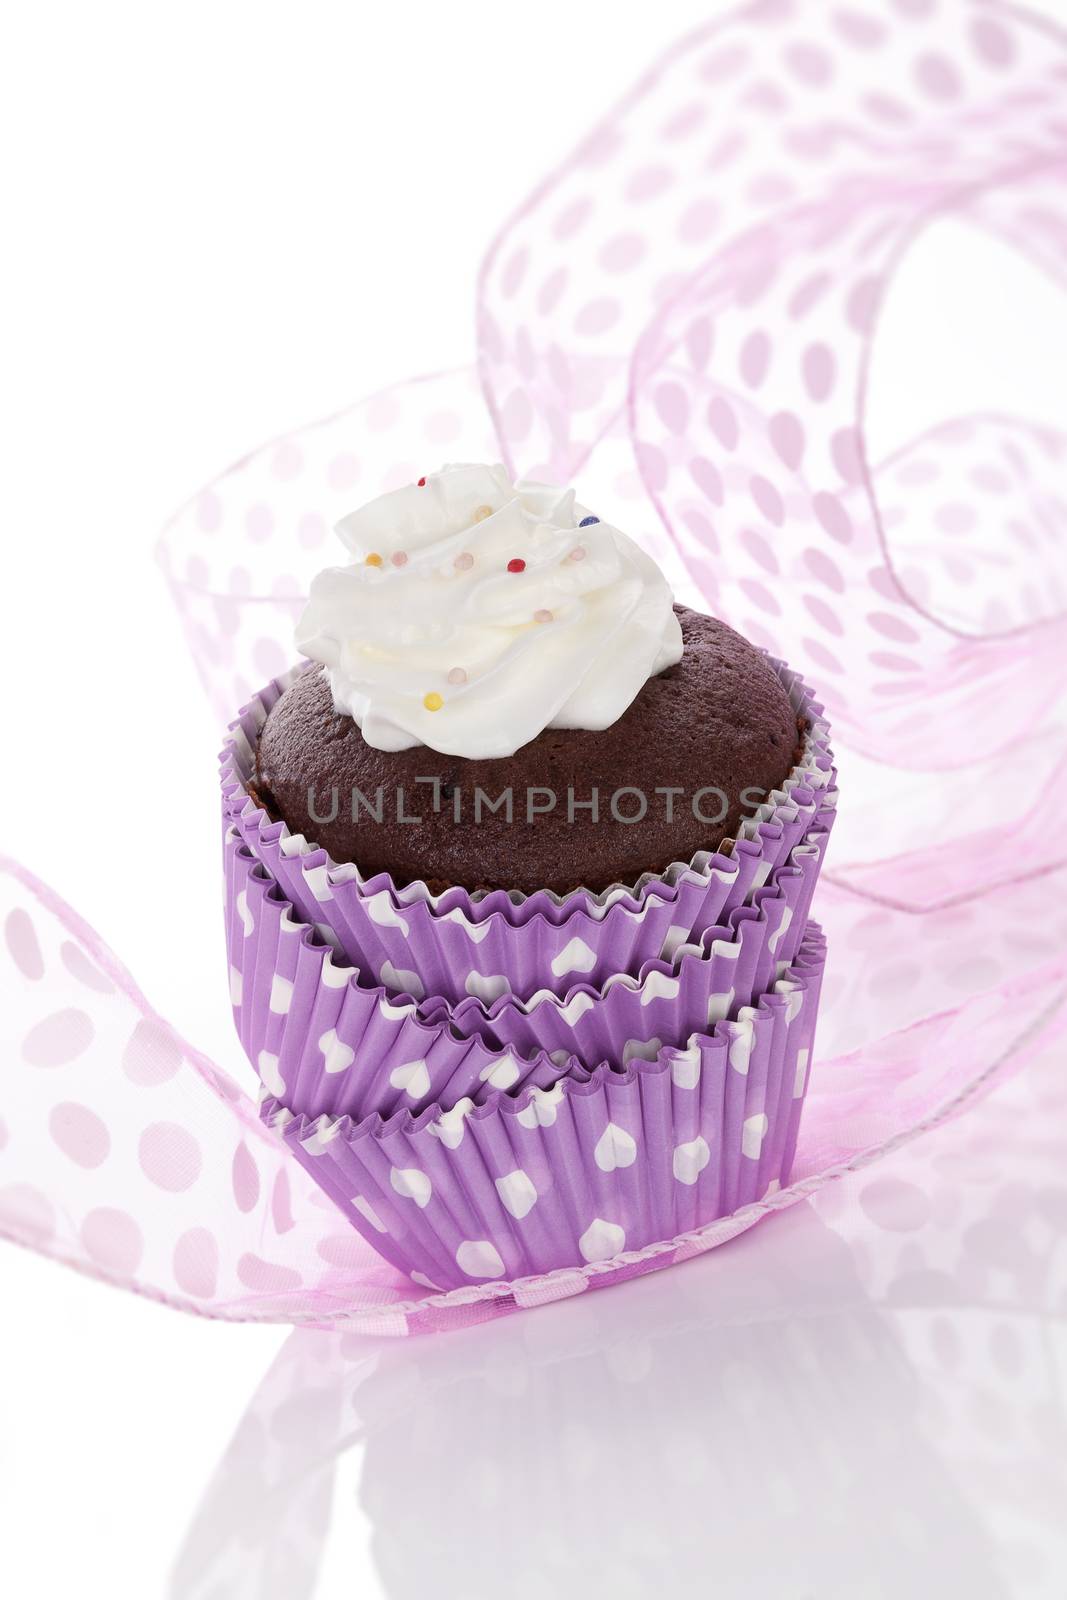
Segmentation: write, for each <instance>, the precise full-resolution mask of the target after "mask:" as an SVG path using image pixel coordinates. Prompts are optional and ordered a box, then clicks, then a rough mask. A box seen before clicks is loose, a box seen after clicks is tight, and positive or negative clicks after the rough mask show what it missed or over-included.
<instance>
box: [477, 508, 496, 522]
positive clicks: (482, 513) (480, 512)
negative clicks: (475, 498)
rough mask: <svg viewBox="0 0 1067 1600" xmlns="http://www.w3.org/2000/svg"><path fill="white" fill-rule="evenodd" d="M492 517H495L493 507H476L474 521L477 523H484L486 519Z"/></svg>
mask: <svg viewBox="0 0 1067 1600" xmlns="http://www.w3.org/2000/svg"><path fill="white" fill-rule="evenodd" d="M492 515H493V508H492V506H476V507H475V510H474V520H475V522H484V521H485V519H486V517H491V516H492Z"/></svg>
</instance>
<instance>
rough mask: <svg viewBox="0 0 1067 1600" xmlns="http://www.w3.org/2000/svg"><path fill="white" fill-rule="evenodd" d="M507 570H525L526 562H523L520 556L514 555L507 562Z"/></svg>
mask: <svg viewBox="0 0 1067 1600" xmlns="http://www.w3.org/2000/svg"><path fill="white" fill-rule="evenodd" d="M508 571H509V572H525V571H526V563H525V561H523V559H522V557H521V556H515V557H514V559H513V560H511V561H509V562H508Z"/></svg>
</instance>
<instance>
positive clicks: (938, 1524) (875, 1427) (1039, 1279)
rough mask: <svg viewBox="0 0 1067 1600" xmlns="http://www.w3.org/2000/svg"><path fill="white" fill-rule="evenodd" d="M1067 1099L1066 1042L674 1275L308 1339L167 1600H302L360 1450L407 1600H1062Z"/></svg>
mask: <svg viewBox="0 0 1067 1600" xmlns="http://www.w3.org/2000/svg"><path fill="white" fill-rule="evenodd" d="M1065 1111H1067V1089H1065V1086H1064V1081H1063V1072H1062V1063H1061V1061H1060V1060H1059V1058H1058V1056H1049V1057H1048V1058H1046V1060H1045V1061H1044V1062H1043V1063H1041V1064H1040V1065H1039V1066H1037V1067H1035V1068H1034V1069H1032V1070H1031V1071H1028V1072H1026V1073H1024V1074H1022V1075H1021V1076H1020V1077H1019V1078H1018V1079H1016V1080H1015V1081H1014V1082H1012V1083H1010V1084H1007V1085H1005V1086H1003V1087H1002V1088H1001V1089H1000V1090H999V1091H998V1092H997V1094H996V1095H993V1096H991V1097H990V1098H989V1099H988V1100H986V1101H985V1102H984V1103H983V1104H981V1105H980V1106H978V1107H977V1108H976V1109H975V1110H973V1111H972V1112H971V1113H970V1115H969V1116H968V1117H966V1118H965V1119H963V1120H961V1121H960V1122H958V1123H956V1124H953V1125H952V1126H951V1127H949V1128H947V1129H944V1130H942V1131H941V1132H940V1133H939V1134H938V1135H937V1136H936V1137H932V1138H928V1139H927V1140H925V1141H920V1142H919V1143H918V1144H916V1145H914V1146H912V1147H909V1149H908V1150H907V1151H906V1152H904V1153H902V1155H901V1156H899V1157H897V1158H895V1160H894V1161H893V1162H891V1163H887V1164H885V1165H883V1166H880V1167H879V1168H877V1169H876V1171H875V1172H874V1173H872V1175H871V1176H870V1177H864V1176H862V1175H860V1176H858V1177H856V1178H854V1179H853V1180H851V1181H850V1185H849V1186H845V1185H840V1186H837V1187H836V1188H834V1189H833V1190H830V1191H826V1192H825V1193H824V1194H823V1195H822V1196H821V1197H820V1199H819V1201H818V1202H817V1204H816V1205H807V1206H800V1207H797V1208H795V1209H794V1210H792V1211H790V1212H787V1213H785V1214H783V1215H782V1216H781V1217H779V1218H777V1219H775V1220H774V1221H773V1222H772V1223H770V1224H766V1225H764V1226H762V1227H760V1228H758V1229H755V1230H753V1231H752V1232H751V1233H749V1234H746V1235H744V1236H742V1237H741V1238H739V1239H737V1240H735V1241H734V1242H733V1243H732V1244H729V1245H726V1246H724V1247H722V1248H721V1249H719V1250H717V1251H715V1252H714V1254H713V1255H711V1256H709V1257H705V1258H703V1259H700V1260H697V1261H694V1262H692V1263H690V1264H688V1265H687V1266H685V1267H684V1268H680V1269H679V1270H677V1271H675V1272H671V1273H667V1274H663V1275H655V1276H653V1277H650V1278H647V1279H642V1280H638V1281H635V1282H633V1283H631V1284H629V1285H627V1286H625V1287H623V1288H620V1289H618V1290H615V1291H613V1292H612V1293H610V1294H605V1295H596V1296H592V1295H591V1296H586V1297H584V1298H582V1299H581V1300H577V1301H569V1302H566V1303H564V1304H560V1305H554V1306H548V1307H545V1308H544V1309H542V1310H540V1311H537V1312H534V1313H531V1314H529V1315H525V1316H522V1317H513V1318H507V1319H505V1320H503V1321H501V1322H498V1323H496V1324H492V1325H486V1326H482V1327H477V1328H472V1329H469V1330H467V1331H466V1332H461V1333H454V1334H449V1335H445V1336H441V1337H436V1338H426V1339H413V1340H410V1341H405V1342H393V1343H380V1344H373V1343H371V1342H369V1341H366V1340H360V1339H357V1338H355V1337H352V1336H345V1335H342V1334H339V1333H325V1332H323V1333H317V1332H314V1331H302V1332H297V1333H294V1334H293V1335H292V1336H291V1338H290V1339H289V1340H288V1342H287V1343H286V1345H285V1346H284V1348H283V1350H282V1352H281V1355H280V1356H279V1358H278V1360H277V1361H276V1362H275V1364H274V1366H273V1368H272V1369H271V1371H270V1372H269V1373H268V1375H267V1377H266V1379H265V1380H264V1382H263V1384H262V1385H261V1387H260V1389H259V1391H258V1393H257V1394H256V1395H255V1397H254V1398H253V1400H252V1402H251V1404H250V1406H249V1408H248V1410H247V1413H246V1415H245V1417H244V1420H243V1422H242V1424H241V1426H240V1428H239V1430H238V1433H237V1435H236V1437H235V1438H234V1440H233V1443H232V1445H231V1447H230V1449H229V1451H228V1452H227V1454H226V1456H225V1458H224V1460H223V1462H222V1464H221V1466H220V1468H219V1470H218V1472H217V1474H216V1477H215V1479H214V1481H213V1483H212V1484H211V1485H210V1486H209V1489H208V1492H207V1495H206V1498H205V1500H204V1502H203V1504H202V1506H201V1509H200V1512H199V1514H198V1516H197V1518H196V1520H195V1522H194V1525H193V1527H192V1529H191V1530H190V1532H189V1534H188V1537H187V1539H186V1542H185V1545H184V1548H183V1550H182V1552H181V1555H180V1557H179V1561H178V1564H177V1567H176V1571H175V1578H174V1584H173V1591H172V1592H173V1595H174V1596H175V1600H208V1597H215V1596H221V1595H225V1596H227V1597H232V1600H245V1597H252V1596H268V1597H275V1596H276V1597H277V1600H282V1597H284V1600H301V1597H305V1596H306V1597H310V1596H312V1595H314V1594H315V1593H316V1584H317V1579H318V1574H319V1570H320V1564H321V1561H322V1558H323V1551H324V1549H325V1548H326V1545H327V1541H328V1540H331V1539H334V1538H336V1537H337V1536H338V1529H339V1527H340V1526H341V1525H342V1523H343V1522H344V1520H345V1519H346V1518H349V1519H350V1518H352V1517H354V1516H355V1515H356V1514H357V1508H356V1506H354V1505H353V1503H352V1499H351V1496H350V1495H349V1494H348V1493H347V1492H337V1489H338V1486H340V1487H341V1488H342V1489H343V1478H342V1476H341V1475H340V1474H338V1473H337V1468H338V1464H339V1463H340V1462H341V1461H342V1458H344V1457H346V1455H347V1453H348V1452H349V1451H354V1452H357V1454H356V1455H355V1456H354V1457H353V1464H354V1465H355V1467H356V1468H357V1470H358V1484H359V1488H358V1497H359V1507H360V1509H362V1511H363V1513H364V1514H365V1515H366V1517H367V1518H368V1519H369V1522H370V1526H371V1530H372V1548H373V1554H374V1561H375V1567H376V1570H377V1572H378V1575H379V1580H380V1584H381V1590H380V1592H381V1593H382V1594H383V1595H386V1596H388V1597H390V1600H415V1597H422V1596H426V1595H430V1594H435V1595H440V1596H444V1597H447V1600H452V1597H455V1600H461V1597H462V1600H479V1597H481V1596H483V1595H484V1596H493V1597H499V1596H500V1595H502V1594H503V1595H507V1596H509V1597H511V1596H515V1597H517V1600H541V1597H542V1596H545V1597H548V1596H552V1597H554V1600H569V1597H571V1596H574V1597H578V1596H582V1597H587V1600H588V1597H595V1596H600V1595H604V1596H608V1595H610V1596H612V1597H614V1600H627V1597H635V1600H636V1597H642V1600H643V1597H645V1596H656V1597H659V1596H661V1595H662V1596H664V1597H666V1596H670V1595H675V1594H689V1593H694V1594H695V1593H705V1592H708V1591H709V1590H712V1591H713V1592H714V1593H715V1594H716V1595H739V1596H740V1595H742V1594H744V1595H746V1596H751V1595H753V1594H755V1595H758V1596H760V1597H761V1600H762V1597H763V1596H765V1595H766V1596H768V1597H771V1596H773V1597H775V1600H777V1597H778V1596H787V1597H797V1600H806V1597H811V1600H815V1597H818V1600H831V1597H836V1596H842V1597H845V1596H847V1597H848V1600H867V1597H881V1596H890V1595H892V1596H896V1595H900V1594H909V1593H910V1594H916V1595H926V1594H936V1593H941V1592H947V1593H954V1592H965V1593H967V1594H968V1596H970V1597H971V1600H999V1597H1008V1596H1015V1595H1020V1596H1021V1595H1025V1596H1027V1597H1028V1600H1029V1597H1032V1596H1045V1595H1048V1596H1049V1597H1051V1596H1059V1595H1062V1593H1063V1589H1064V1574H1065V1572H1067V1538H1065V1535H1064V1532H1063V1529H1062V1522H1063V1518H1062V1507H1063V1504H1064V1490H1065V1486H1067V1468H1065V1461H1067V1450H1065V1445H1067V1411H1065V1399H1064V1386H1063V1382H1062V1379H1063V1375H1064V1368H1065V1366H1067V1328H1065V1316H1067V1260H1065V1252H1064V1248H1063V1239H1064V1235H1065V1231H1067V1186H1065V1185H1064V1182H1063V1177H1062V1171H1063V1153H1064V1144H1065V1138H1064V1129H1065V1121H1067V1119H1065ZM335 1474H336V1476H337V1482H336V1484H335Z"/></svg>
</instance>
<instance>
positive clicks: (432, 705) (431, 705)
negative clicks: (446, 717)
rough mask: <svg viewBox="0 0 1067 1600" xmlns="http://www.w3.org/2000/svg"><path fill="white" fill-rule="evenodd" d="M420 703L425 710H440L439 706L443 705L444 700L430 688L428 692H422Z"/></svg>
mask: <svg viewBox="0 0 1067 1600" xmlns="http://www.w3.org/2000/svg"><path fill="white" fill-rule="evenodd" d="M422 703H423V705H424V706H425V707H426V709H427V711H440V709H441V707H442V706H443V705H444V701H443V700H442V698H441V696H440V695H439V694H438V693H437V690H436V689H431V691H430V693H429V694H424V695H423V697H422Z"/></svg>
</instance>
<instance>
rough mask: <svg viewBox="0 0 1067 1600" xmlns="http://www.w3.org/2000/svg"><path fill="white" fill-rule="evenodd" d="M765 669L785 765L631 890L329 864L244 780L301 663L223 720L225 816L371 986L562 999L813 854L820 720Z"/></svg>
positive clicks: (801, 693) (825, 799)
mask: <svg viewBox="0 0 1067 1600" xmlns="http://www.w3.org/2000/svg"><path fill="white" fill-rule="evenodd" d="M774 666H775V668H776V670H777V671H778V673H779V676H780V677H781V680H782V683H783V685H784V686H785V688H786V690H787V692H788V693H789V695H790V698H791V701H792V703H793V705H794V707H795V709H796V711H797V714H798V716H799V717H801V718H802V719H803V721H804V723H805V724H806V730H807V731H806V733H805V737H804V741H803V747H802V754H801V759H800V761H799V762H798V764H797V766H796V767H794V768H793V770H792V772H791V773H790V774H789V777H788V778H787V779H786V781H785V783H784V784H783V785H782V788H781V789H780V790H776V791H775V792H774V793H772V794H771V795H770V796H769V797H768V799H767V800H766V802H765V803H764V804H763V805H762V806H761V807H760V808H759V809H758V811H757V812H756V813H755V814H754V815H753V816H752V817H751V818H750V819H748V820H746V822H745V823H744V824H743V825H742V828H741V829H740V832H739V835H738V837H737V838H736V839H734V840H732V841H730V842H729V843H727V844H724V845H723V846H722V847H721V848H720V849H719V850H718V851H717V852H716V853H715V854H709V853H707V852H701V853H699V854H698V855H696V856H694V857H693V858H692V859H691V860H690V861H688V862H680V861H679V862H674V863H673V864H672V865H671V866H670V867H668V868H667V869H666V871H665V872H663V873H660V874H652V873H650V874H646V875H645V876H644V877H642V878H641V880H640V881H639V882H638V883H637V884H635V885H632V886H629V887H627V886H623V885H616V886H615V887H614V888H611V889H607V890H604V891H603V892H602V893H600V894H592V893H591V892H590V891H589V890H585V889H580V890H576V891H574V892H573V893H572V894H569V895H566V896H562V897H561V896H558V895H555V894H552V893H551V892H550V891H548V890H542V891H540V892H539V893H537V894H533V895H525V896H524V895H518V894H516V895H509V894H507V893H505V892H503V891H500V890H497V891H494V892H492V893H487V894H478V893H468V891H467V890H465V889H462V888H452V889H449V890H447V891H446V892H445V893H443V894H441V895H433V894H432V893H431V892H430V890H429V888H428V887H427V885H426V884H425V883H412V884H407V885H405V886H404V887H402V888H400V887H398V886H397V885H396V884H394V882H393V881H392V879H391V878H390V877H389V876H388V874H383V873H378V874H376V875H375V876H373V877H371V878H368V879H364V878H363V877H362V876H361V874H360V872H359V869H358V867H356V866H354V865H352V864H351V863H336V862H334V861H332V860H331V858H330V857H329V855H328V854H327V853H326V851H325V850H322V849H318V848H316V847H315V845H314V844H313V843H311V842H310V841H308V840H307V839H306V838H304V836H303V835H301V834H293V833H291V832H290V831H289V829H288V827H287V826H286V824H285V823H283V822H274V821H272V820H271V818H270V817H269V816H268V815H267V813H266V812H265V811H264V810H263V809H262V807H260V806H259V805H258V804H257V803H256V802H255V801H254V800H253V799H252V797H251V796H250V795H249V794H248V791H247V786H248V784H249V782H250V780H251V778H252V776H253V772H254V767H255V750H256V745H257V742H258V738H259V732H260V729H261V728H262V726H263V723H264V722H265V720H266V718H267V715H268V714H269V712H270V710H271V708H272V706H273V705H274V704H275V703H276V701H277V700H278V698H279V697H280V696H281V695H282V694H283V693H284V691H285V689H286V688H287V687H288V686H289V684H290V683H291V682H292V681H293V678H294V677H295V676H296V674H297V673H298V672H299V671H301V670H303V669H302V668H294V669H293V670H292V671H291V672H288V673H285V674H283V675H282V676H281V677H279V678H276V679H275V680H274V681H273V682H271V683H270V684H268V685H267V687H266V688H265V689H263V690H262V691H261V692H260V693H259V694H258V695H256V696H255V697H254V698H253V699H252V700H251V701H250V702H249V704H248V705H247V706H246V707H245V708H244V709H243V710H242V712H241V713H240V715H239V717H238V718H237V720H236V721H235V722H234V723H233V724H232V725H231V729H230V734H229V737H228V739H227V742H226V746H225V748H224V750H223V752H222V756H221V769H222V773H221V778H222V803H223V814H224V817H225V820H226V822H227V824H232V825H233V826H234V827H236V829H237V830H238V832H239V834H240V836H241V838H242V839H243V840H244V842H245V844H246V845H247V846H248V847H249V849H250V850H251V851H252V853H253V854H254V855H255V857H256V858H257V860H259V861H260V862H261V863H262V865H263V866H264V867H265V869H266V870H267V872H268V873H269V874H270V876H271V877H272V878H273V879H274V881H275V882H276V883H277V884H278V885H279V887H280V888H281V890H282V893H283V894H284V896H285V897H286V899H288V900H289V901H290V902H291V903H292V905H293V906H294V908H295V910H296V912H297V913H298V915H299V916H300V917H301V918H302V919H303V920H304V921H305V922H307V923H309V924H312V925H314V926H316V927H318V929H319V931H320V932H321V934H322V936H323V938H324V939H326V940H327V941H328V942H330V943H331V944H333V945H334V947H335V948H336V949H337V950H338V951H340V952H342V953H343V954H344V955H345V956H346V957H347V959H348V960H349V961H351V962H352V963H354V964H355V965H358V966H359V967H361V968H363V969H366V970H370V971H373V972H375V973H376V974H377V975H378V977H379V980H380V981H381V982H382V983H384V984H386V985H388V984H389V983H390V981H391V974H393V973H395V972H414V973H416V974H417V977H418V981H419V985H420V986H421V987H420V993H424V994H434V995H439V996H441V997H442V998H443V999H445V1000H447V1001H448V1002H449V1003H450V1004H453V1005H458V1004H461V1003H462V1002H463V1001H464V1000H466V999H467V998H468V997H470V996H474V997H476V998H482V999H485V998H486V997H492V998H495V997H496V996H498V995H500V994H505V993H510V994H513V995H517V996H520V997H527V996H530V995H533V994H535V993H537V992H538V991H539V990H543V989H550V990H551V991H552V992H553V993H555V994H557V995H560V996H563V995H565V994H567V992H568V991H569V990H570V989H571V988H572V987H573V985H574V984H575V983H577V982H585V983H589V984H592V985H593V986H600V985H602V984H603V983H604V982H605V981H606V980H607V979H608V978H609V977H611V975H612V974H614V973H633V972H636V971H637V970H638V969H639V968H640V967H641V966H642V965H643V964H644V963H645V962H647V961H650V960H656V959H659V958H663V957H669V956H670V954H671V953H672V951H673V950H675V949H676V948H677V947H678V946H679V945H680V944H682V943H683V942H685V941H686V940H692V939H697V938H699V937H700V936H701V935H702V934H703V933H704V932H705V931H706V930H707V929H709V928H711V927H714V926H716V925H718V924H722V923H723V922H724V921H725V919H726V918H727V917H728V916H729V914H730V913H731V912H732V911H733V910H735V909H736V908H737V907H739V906H743V905H746V904H751V902H752V899H753V896H754V895H755V894H756V893H757V892H758V891H759V890H760V889H761V888H762V887H764V886H765V885H766V884H768V883H769V882H773V880H774V878H775V876H776V874H777V873H779V872H780V871H782V870H784V869H786V868H789V867H791V866H792V865H793V864H794V860H795V856H796V852H797V851H798V849H801V850H813V851H815V852H816V853H817V855H818V858H819V860H820V862H821V860H822V858H823V856H824V854H825V850H826V845H827V842H828V839H829V835H830V831H831V828H832V826H833V822H834V818H835V815H836V806H837V783H836V772H835V769H834V765H833V756H832V752H831V749H830V733H829V726H828V724H827V722H826V721H825V719H824V718H823V716H822V707H821V705H820V704H819V703H818V701H817V700H815V698H814V696H813V695H812V693H811V691H810V690H809V689H808V687H807V685H806V684H805V683H804V681H803V680H802V679H801V678H800V677H799V675H798V674H797V673H795V672H792V671H791V670H790V669H789V668H787V667H786V666H785V665H784V664H783V663H781V662H777V661H776V662H774ZM810 889H812V890H813V889H814V878H812V881H811V883H810ZM806 916H807V908H806V907H804V908H803V914H802V915H800V916H798V918H797V919H796V922H795V925H794V927H793V929H792V930H791V931H790V932H789V933H788V934H787V936H786V940H785V942H784V944H783V947H782V949H781V951H780V952H779V954H780V958H781V959H783V960H791V959H792V957H793V955H795V953H796V950H797V948H798V946H799V940H800V937H801V935H802V934H803V930H804V923H805V920H806Z"/></svg>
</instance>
